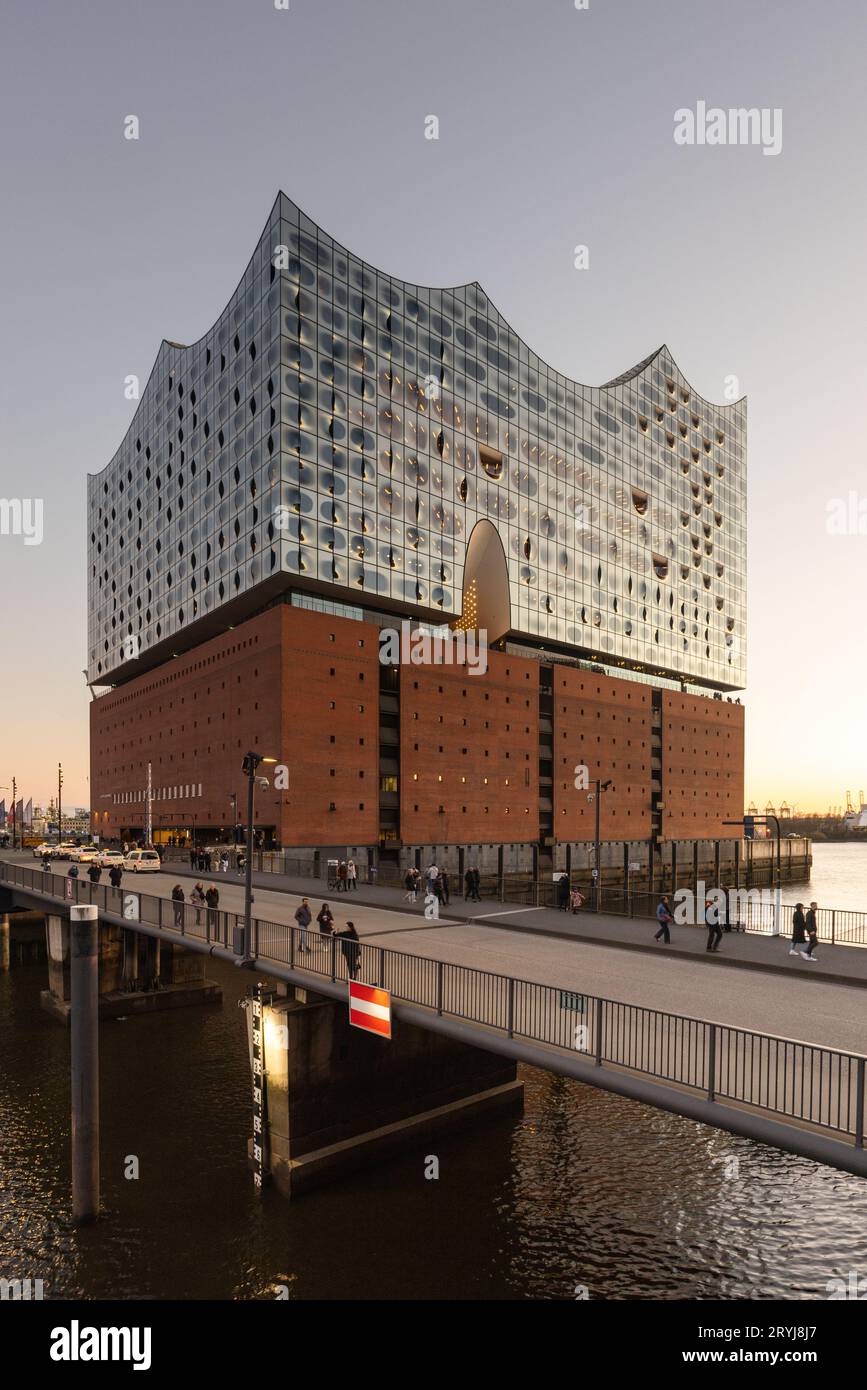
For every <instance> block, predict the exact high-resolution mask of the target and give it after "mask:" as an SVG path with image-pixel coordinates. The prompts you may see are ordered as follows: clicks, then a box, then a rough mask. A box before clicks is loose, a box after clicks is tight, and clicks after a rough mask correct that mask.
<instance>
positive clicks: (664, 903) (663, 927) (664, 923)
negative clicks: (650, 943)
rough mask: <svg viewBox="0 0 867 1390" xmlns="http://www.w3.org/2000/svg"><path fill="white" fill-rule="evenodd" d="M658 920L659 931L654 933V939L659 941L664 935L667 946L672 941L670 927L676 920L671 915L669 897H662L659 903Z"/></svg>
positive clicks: (657, 909)
mask: <svg viewBox="0 0 867 1390" xmlns="http://www.w3.org/2000/svg"><path fill="white" fill-rule="evenodd" d="M656 920H657V922H658V923H659V931H658V932H655V933H654V937H653V939H654V941H658V940H659V938H660V937H662V939H663V941H664V942H665V944H666V946H668V945H669V943H670V941H671V932H670V931H669V927H670V926H671V924H672V922H673V921H674V918H673V917H672V915H671V908H670V907H669V905H668V898H666V897H662V898H660V900H659V903H658V904H657V908H656Z"/></svg>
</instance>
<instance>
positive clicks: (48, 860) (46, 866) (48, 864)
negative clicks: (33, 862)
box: [42, 854, 51, 873]
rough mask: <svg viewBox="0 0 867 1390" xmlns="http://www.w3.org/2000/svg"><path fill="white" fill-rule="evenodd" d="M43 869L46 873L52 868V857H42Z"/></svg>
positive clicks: (44, 855)
mask: <svg viewBox="0 0 867 1390" xmlns="http://www.w3.org/2000/svg"><path fill="white" fill-rule="evenodd" d="M42 867H43V869H44V870H45V871H46V873H47V872H48V870H49V869H50V868H51V857H50V856H49V855H47V854H43V856H42Z"/></svg>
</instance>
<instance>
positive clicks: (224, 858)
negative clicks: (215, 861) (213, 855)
mask: <svg viewBox="0 0 867 1390" xmlns="http://www.w3.org/2000/svg"><path fill="white" fill-rule="evenodd" d="M220 871H221V873H224V874H227V873H228V872H229V851H228V850H227V849H224V850H223V851H222V852H221V854H220Z"/></svg>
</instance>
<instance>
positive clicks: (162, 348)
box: [87, 188, 747, 478]
mask: <svg viewBox="0 0 867 1390" xmlns="http://www.w3.org/2000/svg"><path fill="white" fill-rule="evenodd" d="M282 198H285V200H286V202H287V203H291V205H292V207H294V208H296V209H297V210H298V212H299V213H300V214H301V215H302V216H303V217H306V218H307V220H308V221H309V222H312V223H313V225H314V226H315V227H316V229H317V230H318V231H320V232H322V233H323V235H324V236H326V237H328V239H329V240H330V241H331V242H332V244H333V245H334V246H335V247H338V248H339V249H340V250H341V251H342V252H343V253H344V254H345V255H346V256H349V257H352V258H353V259H354V260H357V261H361V264H362V265H364V266H365V267H367V268H368V269H369V270H371V271H372V272H373V273H374V274H375V275H379V276H382V278H383V279H386V280H396V281H397V282H398V283H399V284H401V285H403V286H405V287H412V288H415V289H424V290H427V291H428V292H433V293H435V294H454V293H455V291H456V290H465V289H471V288H472V289H476V290H478V291H479V293H480V294H482V295H483V296H484V298H485V300H486V301H487V303H488V304H489V305H490V306H491V308H492V309H493V310H494V312H495V313H496V314H497V315H498V317H499V318H501V319H502V321H503V323H504V324H505V325H506V327H507V328H508V330H509V332H510V333H512V334H514V336H515V337H516V338H517V339H518V341H519V342H520V343H523V345H524V347H525V348H526V349H527V351H528V352H532V354H533V356H534V357H535V358H536V360H537V361H538V362H539V363H540V364H541V365H542V366H544V367H546V368H547V370H548V371H551V372H554V373H555V375H556V376H559V377H562V379H563V380H564V381H566V382H568V383H569V384H570V385H571V386H573V387H577V388H578V389H579V390H589V391H613V390H616V389H617V388H618V387H619V386H624V385H626V384H627V382H630V381H634V380H635V378H636V377H639V376H640V375H641V373H642V372H644V371H646V370H647V368H648V367H649V366H651V364H652V363H653V362H655V361H656V360H657V358H658V357H660V356H661V355H662V354H663V353H664V352H665V353H667V354H668V356H669V358H670V359H671V361H672V363H673V365H674V366H675V367H676V369H677V372H678V374H679V375H680V377H681V378H682V380H683V381H684V382H685V384H686V385H687V386H688V387H689V390H690V394H691V395H694V396H695V397H696V398H697V399H698V400H700V401H702V402H703V403H704V404H705V405H708V406H710V407H711V408H712V409H714V410H726V411H728V410H732V409H733V408H734V407H735V406H737V405H740V404H741V402H743V401H746V399H747V398H746V394H744V395H743V396H740V397H739V398H738V400H736V401H724V402H722V403H720V402H718V401H712V400H710V398H709V397H707V396H703V395H702V394H701V392H700V391H697V390H696V389H695V387H694V386H693V384H692V382H691V381H690V380H689V378H688V377H687V376H686V374H685V373H684V372H683V371H682V370H681V368H680V366H679V365H678V363H677V359H676V358H675V356H674V354H673V353H672V352H671V350H670V349H669V347H668V346H667V344H666V343H660V345H659V347H658V348H656V350H655V351H654V352H652V353H650V355H649V356H648V357H644V358H642V360H641V361H640V362H637V363H636V364H635V366H634V367H630V368H629V369H628V370H627V371H625V372H622V373H621V374H620V375H619V376H616V377H612V378H611V379H610V380H609V381H604V382H602V383H601V384H600V385H599V386H592V385H589V384H588V383H587V382H582V381H577V380H576V379H575V378H574V377H571V376H569V375H567V373H566V372H562V371H561V370H560V368H559V367H554V366H552V365H551V363H550V362H547V361H546V360H545V358H544V357H540V355H539V353H538V352H536V349H535V348H533V347H531V346H530V344H529V343H528V342H527V339H526V338H524V337H523V335H522V334H520V333H518V332H517V331H516V330H515V329H514V328H513V327H512V325H511V323H510V322H509V320H508V319H507V318H506V316H505V315H504V314H503V312H502V311H501V310H500V309H499V308H498V307H497V305H496V304H495V303H494V301H493V300H492V299H491V296H490V295H489V294H488V292H487V290H486V289H485V287H484V285H482V283H481V282H480V281H479V280H465V281H464V282H463V283H462V284H457V285H422V284H419V283H418V282H417V281H413V280H404V279H403V277H402V276H400V275H392V274H391V272H390V271H386V270H380V269H379V267H378V266H375V265H373V263H372V262H371V261H368V260H365V259H364V257H362V256H359V255H357V254H356V252H354V251H350V250H349V249H348V248H347V247H346V246H344V245H343V243H342V242H340V241H337V240H336V239H335V238H334V237H332V236H331V234H330V232H326V231H325V229H324V228H323V227H320V225H319V223H318V222H317V221H316V219H315V218H313V217H310V215H309V213H306V212H304V209H303V208H301V207H300V206H299V205H298V203H296V202H295V201H294V199H292V198H290V197H289V195H288V193H284V192H283V190H282V188H281V189H280V190H279V192H278V193H277V196H276V198H275V199H274V202H273V203H272V204H271V210H270V212H269V213H268V217H267V220H266V222H265V226H264V227H263V229H262V233H261V235H260V237H259V239H258V241H257V242H256V245H255V246H254V248H253V250H252V252H251V253H250V256H249V257H248V259H247V263H246V265H245V266H244V269H243V271H242V272H241V275H240V277H239V279H238V281H237V283H236V285H235V288H234V289H233V290H232V293H231V294H230V295H229V298H228V299H227V300H226V302H225V304H224V305H223V307H222V309H221V310H220V312H219V314H218V315H217V317H216V318H215V319H214V320H213V321H212V323H211V324H210V325H209V327H208V328H206V329H205V331H204V333H201V334H200V335H199V337H198V338H195V339H194V340H193V342H191V343H178V342H175V341H174V340H173V339H171V338H163V339H161V341H160V345H159V347H158V348H157V353H156V357H155V358H154V362H153V366H152V367H151V369H150V372H149V373H148V377H147V381H146V382H145V385H144V389H143V391H142V392H141V395H140V396H139V400H138V404H137V405H136V408H135V411H134V412H133V417H132V419H131V420H130V422H129V425H128V426H127V429H126V430H125V432H124V435H123V438H122V440H121V442H120V444H119V445H118V447H117V449H116V450H115V452H114V454H113V455H112V457H111V458H110V459H109V460H108V462H107V463H106V464H104V465H103V467H102V468H100V469H99V470H98V471H97V472H96V473H88V475H87V476H88V478H100V477H101V476H102V474H103V473H104V472H105V471H106V469H108V468H110V467H111V466H112V464H113V463H114V462H115V460H116V459H117V457H118V455H119V454H120V453H121V451H122V449H123V447H124V445H125V444H126V442H127V439H128V438H129V436H130V435H131V434H132V432H133V430H134V429H135V423H136V420H137V418H138V413H139V410H140V409H141V406H142V404H143V403H144V399H145V396H146V394H147V390H148V387H149V386H150V383H151V380H152V379H153V377H154V376H155V374H156V372H157V368H158V367H159V366H160V362H161V359H162V358H163V357H164V356H165V354H166V352H191V351H192V350H193V349H194V348H197V347H198V346H199V344H200V343H203V342H204V341H205V339H206V338H207V337H209V335H210V334H211V333H213V331H214V329H215V328H216V326H217V324H218V323H219V322H220V319H221V318H222V317H223V315H224V314H225V313H226V311H227V309H228V308H229V306H230V304H231V303H232V301H233V299H235V297H236V296H237V294H238V292H239V291H240V290H241V287H242V286H243V284H244V278H245V276H246V274H247V272H248V270H249V269H250V266H251V265H252V264H253V259H254V257H255V255H256V252H257V251H258V250H259V247H260V246H261V244H262V239H263V238H264V236H265V233H266V231H267V229H268V226H269V224H270V222H271V219H272V217H273V216H274V209H275V208H276V207H277V206H278V204H279V203H280V200H281V199H282Z"/></svg>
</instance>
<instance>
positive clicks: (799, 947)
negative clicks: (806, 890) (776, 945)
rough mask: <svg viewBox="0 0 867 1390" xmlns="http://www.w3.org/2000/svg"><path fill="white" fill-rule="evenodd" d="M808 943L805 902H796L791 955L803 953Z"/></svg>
mask: <svg viewBox="0 0 867 1390" xmlns="http://www.w3.org/2000/svg"><path fill="white" fill-rule="evenodd" d="M806 944H807V919H806V917H805V916H804V904H803V903H795V910H794V912H793V913H792V942H791V945H790V946H789V955H790V956H799V955H801V953H802V951H803V949H804V947H805V946H806Z"/></svg>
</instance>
